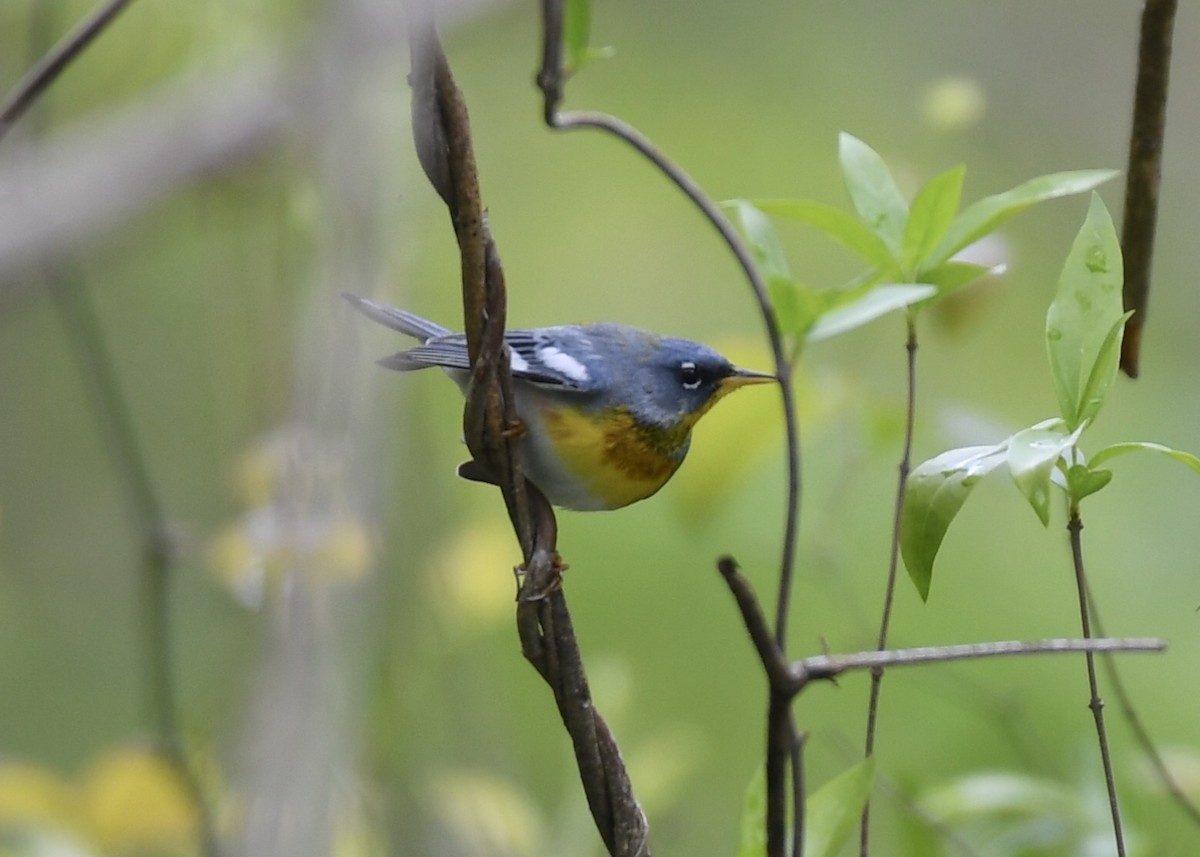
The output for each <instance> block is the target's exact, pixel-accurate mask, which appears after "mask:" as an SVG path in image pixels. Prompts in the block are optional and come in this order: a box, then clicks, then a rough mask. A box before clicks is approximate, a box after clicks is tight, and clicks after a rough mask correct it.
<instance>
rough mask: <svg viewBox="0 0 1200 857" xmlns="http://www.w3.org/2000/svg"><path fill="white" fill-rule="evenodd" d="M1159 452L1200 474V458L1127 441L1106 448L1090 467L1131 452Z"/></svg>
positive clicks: (1145, 442)
mask: <svg viewBox="0 0 1200 857" xmlns="http://www.w3.org/2000/svg"><path fill="white" fill-rule="evenodd" d="M1143 451H1144V452H1157V453H1159V454H1160V455H1165V456H1166V457H1167V458H1170V459H1172V460H1174V461H1178V462H1179V463H1180V464H1182V465H1184V466H1186V467H1190V468H1191V469H1192V470H1194V471H1196V473H1200V458H1197V457H1196V456H1194V455H1192V454H1191V453H1190V452H1184V451H1182V450H1179V449H1172V448H1171V447H1169V446H1163V445H1162V444H1161V443H1150V442H1149V441H1144V440H1143V441H1127V442H1125V443H1114V444H1113V445H1112V446H1106V447H1104V449H1102V450H1100V451H1099V452H1097V453H1096V454H1095V455H1093V456H1092V459H1091V461H1089V462H1088V466H1090V467H1092V468H1096V467H1099V466H1100V465H1101V464H1103V463H1104V462H1106V461H1110V460H1111V459H1114V458H1116V457H1117V456H1119V455H1125V454H1126V453H1130V452H1143Z"/></svg>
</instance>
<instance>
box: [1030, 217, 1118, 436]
mask: <svg viewBox="0 0 1200 857" xmlns="http://www.w3.org/2000/svg"><path fill="white" fill-rule="evenodd" d="M1122 278H1123V271H1122V267H1121V243H1120V241H1119V240H1118V239H1117V232H1116V230H1115V229H1114V228H1113V222H1112V218H1111V217H1110V216H1109V214H1108V209H1107V208H1105V207H1104V203H1103V202H1102V201H1101V199H1100V197H1099V196H1098V195H1097V194H1092V202H1091V205H1090V206H1089V207H1088V213H1087V218H1086V219H1085V220H1084V222H1083V226H1082V228H1080V230H1079V234H1078V235H1077V236H1076V238H1075V243H1074V244H1072V245H1071V252H1070V254H1068V256H1067V261H1066V264H1064V265H1063V269H1062V273H1061V274H1060V275H1059V278H1058V291H1057V292H1056V293H1055V295H1054V301H1053V302H1052V303H1051V304H1050V310H1049V311H1048V312H1047V313H1046V347H1047V351H1048V352H1049V355H1050V371H1051V374H1052V375H1053V376H1054V388H1055V390H1056V392H1057V393H1058V407H1059V412H1060V413H1061V414H1062V417H1063V419H1064V420H1066V421H1067V425H1068V427H1069V428H1071V429H1074V428H1075V427H1076V426H1078V425H1079V424H1080V422H1081V421H1082V420H1083V419H1084V410H1085V404H1084V403H1085V398H1086V397H1087V395H1088V387H1089V382H1090V381H1091V380H1092V372H1093V370H1094V369H1095V367H1096V364H1097V362H1098V360H1099V358H1100V356H1101V352H1102V351H1103V350H1104V348H1105V344H1106V342H1107V343H1108V345H1109V347H1110V348H1112V347H1113V344H1112V340H1111V337H1112V336H1114V335H1115V336H1116V337H1118V344H1119V336H1120V333H1119V331H1118V332H1117V333H1115V334H1114V333H1113V331H1114V327H1115V325H1116V324H1117V322H1118V320H1119V319H1120V318H1121V281H1122ZM1113 353H1114V354H1115V352H1113ZM1115 361H1116V357H1115V356H1113V357H1112V364H1111V372H1110V373H1109V374H1110V375H1111V374H1112V373H1115V372H1116V362H1115ZM1111 380H1112V378H1111V377H1108V378H1107V380H1103V373H1102V377H1101V378H1100V379H1098V380H1097V382H1096V385H1095V387H1094V389H1093V395H1097V394H1098V395H1100V396H1101V400H1102V398H1103V396H1102V394H1103V393H1104V392H1105V391H1107V388H1108V383H1110V382H1111ZM1088 407H1093V405H1089V406H1088ZM1098 408H1099V404H1094V409H1098Z"/></svg>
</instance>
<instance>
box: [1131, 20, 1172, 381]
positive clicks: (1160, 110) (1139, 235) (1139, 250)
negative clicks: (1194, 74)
mask: <svg viewBox="0 0 1200 857" xmlns="http://www.w3.org/2000/svg"><path fill="white" fill-rule="evenodd" d="M1176 5H1177V0H1146V3H1145V6H1144V7H1143V8H1142V29H1141V38H1140V39H1139V43H1138V76H1137V89H1136V91H1135V94H1134V101H1133V127H1132V129H1131V131H1130V135H1129V164H1128V167H1127V168H1126V170H1125V218H1124V222H1123V223H1122V224H1121V253H1122V254H1123V256H1124V258H1125V286H1124V298H1125V309H1126V310H1133V311H1134V313H1133V315H1132V316H1131V317H1130V319H1129V321H1127V322H1125V338H1124V340H1123V341H1122V342H1121V369H1122V370H1124V372H1125V374H1126V375H1128V376H1129V377H1130V378H1136V377H1137V376H1138V372H1139V357H1140V354H1141V345H1142V326H1143V325H1144V324H1145V323H1146V308H1147V305H1148V302H1149V297H1150V269H1151V265H1152V262H1153V260H1154V233H1155V227H1156V224H1157V222H1158V186H1159V179H1160V177H1161V175H1162V150H1163V135H1164V132H1165V129H1166V125H1167V85H1168V83H1169V80H1170V74H1171V38H1172V33H1173V31H1174V29H1175V9H1176Z"/></svg>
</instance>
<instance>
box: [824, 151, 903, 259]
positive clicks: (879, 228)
mask: <svg viewBox="0 0 1200 857" xmlns="http://www.w3.org/2000/svg"><path fill="white" fill-rule="evenodd" d="M838 160H839V161H840V162H841V165H842V176H843V178H844V179H845V181H846V190H847V191H849V193H850V201H851V202H853V203H854V210H855V211H857V212H858V216H859V218H861V219H862V222H863V223H865V224H866V225H867V228H868V229H870V230H871V231H872V232H874V233H875V234H876V235H877V236H878V237H879V239H880V240H881V241H882V242H883V243H884V245H885V246H886V247H887V248H888V252H889V253H890V254H891V257H892V259H894V260H895V261H896V262H897V263H899V262H900V260H901V258H902V255H901V246H902V244H903V241H904V229H905V223H906V222H907V221H908V203H906V202H905V201H904V196H903V195H902V194H901V193H900V188H898V187H897V186H896V181H895V179H893V178H892V173H891V171H890V170H888V168H887V164H885V163H884V162H883V158H881V157H879V154H878V153H877V152H876V151H875V150H874V149H872V148H871V147H870V146H868V145H867V144H866V143H864V142H863V141H862V140H860V139H858V138H857V137H854V136H851V135H850V134H846V133H842V134H840V135H839V136H838Z"/></svg>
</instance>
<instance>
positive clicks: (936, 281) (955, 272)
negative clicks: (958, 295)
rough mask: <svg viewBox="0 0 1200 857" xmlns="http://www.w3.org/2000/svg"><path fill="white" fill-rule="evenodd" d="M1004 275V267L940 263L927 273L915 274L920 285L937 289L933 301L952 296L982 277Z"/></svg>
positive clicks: (952, 262)
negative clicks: (924, 284)
mask: <svg viewBox="0 0 1200 857" xmlns="http://www.w3.org/2000/svg"><path fill="white" fill-rule="evenodd" d="M1003 273H1004V265H993V266H992V267H990V268H989V267H988V266H987V265H976V264H975V263H974V262H956V261H954V260H951V261H949V262H942V263H941V264H940V265H936V266H934V267H933V268H930V269H929V270H927V271H921V272H919V273H918V274H917V279H919V280H920V281H921V282H922V283H929V284H930V285H931V286H933V287H935V288H936V289H937V294H936V295H935V296H934V298H933V300H937V299H938V298H944V297H946V296H947V295H952V294H954V293H955V292H957V291H959V290H960V289H964V288H966V287H967V286H969V285H971V284H972V283H975V282H978V281H979V280H982V279H983V278H984V277H990V276H998V275H1000V274H1003Z"/></svg>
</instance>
